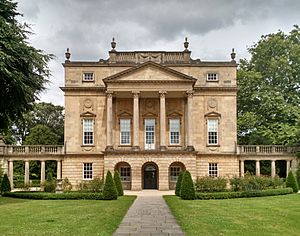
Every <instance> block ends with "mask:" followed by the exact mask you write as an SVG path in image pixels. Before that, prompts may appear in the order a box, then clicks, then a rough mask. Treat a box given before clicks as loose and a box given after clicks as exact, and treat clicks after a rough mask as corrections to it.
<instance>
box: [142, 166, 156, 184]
mask: <svg viewBox="0 0 300 236" xmlns="http://www.w3.org/2000/svg"><path fill="white" fill-rule="evenodd" d="M142 176H143V189H158V166H157V165H156V164H155V163H154V162H147V163H145V164H144V165H143V167H142Z"/></svg>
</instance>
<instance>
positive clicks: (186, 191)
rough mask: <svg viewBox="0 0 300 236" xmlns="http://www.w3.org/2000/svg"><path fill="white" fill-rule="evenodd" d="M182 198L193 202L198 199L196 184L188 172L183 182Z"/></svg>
mask: <svg viewBox="0 0 300 236" xmlns="http://www.w3.org/2000/svg"><path fill="white" fill-rule="evenodd" d="M180 197H181V198H182V199H184V200H193V199H195V198H196V195H195V186H194V182H193V180H192V176H191V173H190V172H189V171H187V170H186V171H185V174H184V175H183V179H182V182H181V189H180Z"/></svg>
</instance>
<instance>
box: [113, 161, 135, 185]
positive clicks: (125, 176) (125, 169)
mask: <svg viewBox="0 0 300 236" xmlns="http://www.w3.org/2000/svg"><path fill="white" fill-rule="evenodd" d="M116 170H117V171H118V172H119V174H120V178H121V183H122V186H123V189H125V190H130V189H131V166H130V165H129V164H128V163H127V162H119V163H117V164H116V165H115V171H116Z"/></svg>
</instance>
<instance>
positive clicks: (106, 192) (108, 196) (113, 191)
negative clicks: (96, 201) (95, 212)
mask: <svg viewBox="0 0 300 236" xmlns="http://www.w3.org/2000/svg"><path fill="white" fill-rule="evenodd" d="M117 198H118V191H117V188H116V185H115V182H114V179H113V177H112V175H111V172H110V171H107V174H106V178H105V184H104V188H103V199H105V200H115V199H117Z"/></svg>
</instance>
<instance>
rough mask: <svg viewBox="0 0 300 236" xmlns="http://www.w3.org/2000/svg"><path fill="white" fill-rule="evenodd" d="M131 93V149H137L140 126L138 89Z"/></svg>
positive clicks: (138, 146) (138, 147)
mask: <svg viewBox="0 0 300 236" xmlns="http://www.w3.org/2000/svg"><path fill="white" fill-rule="evenodd" d="M132 94H133V146H132V149H133V150H136V151H137V150H139V149H140V145H139V141H140V140H139V132H140V126H139V122H140V121H139V95H140V92H139V91H134V92H132Z"/></svg>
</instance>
